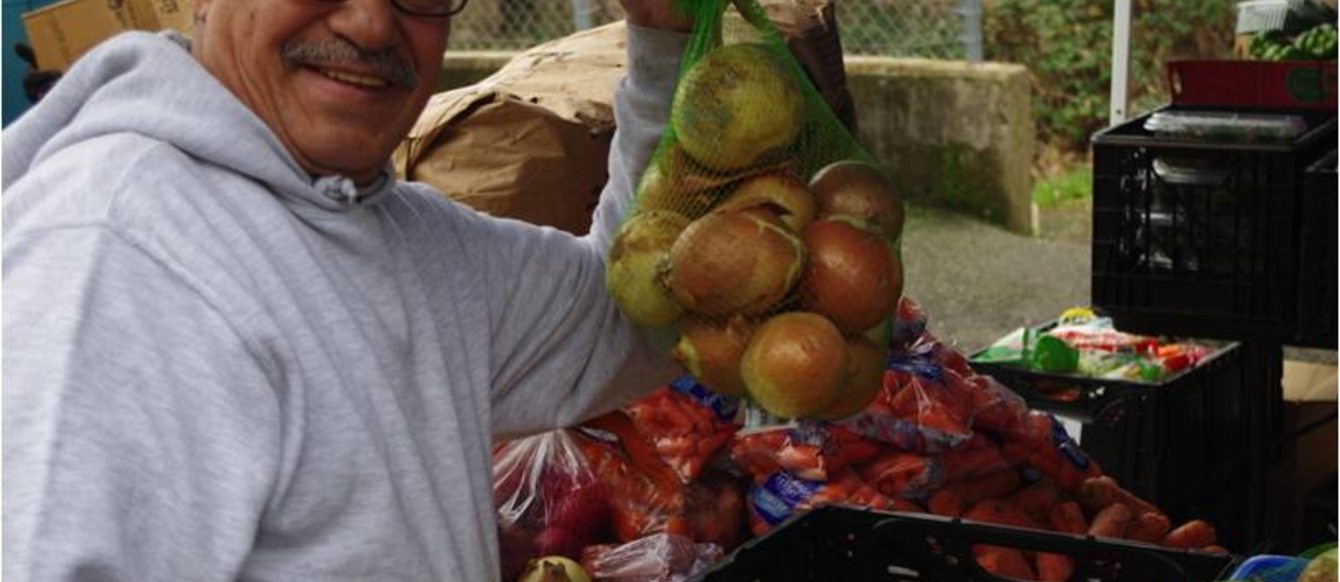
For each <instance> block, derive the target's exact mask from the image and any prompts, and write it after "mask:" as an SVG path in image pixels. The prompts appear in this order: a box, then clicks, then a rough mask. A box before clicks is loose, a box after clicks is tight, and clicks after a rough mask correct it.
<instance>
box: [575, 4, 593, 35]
mask: <svg viewBox="0 0 1340 582" xmlns="http://www.w3.org/2000/svg"><path fill="white" fill-rule="evenodd" d="M572 26H573V28H576V29H577V30H586V29H588V28H591V27H592V26H595V25H594V24H592V23H591V1H590V0H572Z"/></svg>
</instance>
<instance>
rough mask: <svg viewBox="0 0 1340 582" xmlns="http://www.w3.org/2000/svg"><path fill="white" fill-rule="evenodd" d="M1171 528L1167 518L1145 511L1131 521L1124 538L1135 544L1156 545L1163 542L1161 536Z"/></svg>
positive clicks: (1160, 514)
mask: <svg viewBox="0 0 1340 582" xmlns="http://www.w3.org/2000/svg"><path fill="white" fill-rule="evenodd" d="M1171 528H1172V524H1171V523H1170V522H1169V521H1168V516H1166V515H1163V514H1162V513H1158V512H1154V511H1147V512H1145V513H1142V514H1140V515H1138V516H1136V517H1135V519H1134V520H1133V521H1131V527H1130V528H1129V529H1127V530H1126V538H1127V539H1131V540H1135V541H1137V542H1147V543H1151V544H1157V543H1159V542H1160V541H1161V540H1163V536H1165V535H1167V534H1168V530H1169V529H1171Z"/></svg>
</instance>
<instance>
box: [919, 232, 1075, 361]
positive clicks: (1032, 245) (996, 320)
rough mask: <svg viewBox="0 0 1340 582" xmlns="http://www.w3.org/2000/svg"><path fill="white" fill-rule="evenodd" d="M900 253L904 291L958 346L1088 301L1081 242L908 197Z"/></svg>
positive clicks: (981, 342) (973, 345) (974, 346)
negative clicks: (1018, 229) (912, 201)
mask: <svg viewBox="0 0 1340 582" xmlns="http://www.w3.org/2000/svg"><path fill="white" fill-rule="evenodd" d="M1078 219H1079V220H1085V219H1087V217H1083V216H1081V217H1079V218H1078ZM902 253H903V263H904V266H905V278H906V282H905V283H904V287H903V289H904V293H905V294H906V295H907V296H909V297H911V298H913V299H915V300H917V302H918V303H920V304H921V306H922V309H923V310H924V311H925V312H926V314H927V317H928V318H929V325H930V330H931V331H932V332H933V333H934V334H935V335H936V337H938V338H940V339H941V340H944V341H947V342H950V343H952V344H954V345H956V346H957V347H959V348H960V350H962V351H964V352H966V353H971V352H973V351H976V350H978V349H980V348H982V347H985V346H987V345H989V344H990V343H991V342H993V341H995V340H996V339H997V338H999V337H1001V336H1003V335H1005V334H1006V333H1009V332H1010V331H1011V330H1013V329H1015V328H1017V327H1019V326H1022V325H1028V324H1036V323H1041V322H1043V321H1047V320H1049V319H1052V318H1055V317H1056V316H1057V315H1060V313H1061V312H1062V311H1063V310H1065V309H1067V308H1069V307H1075V306H1085V305H1088V304H1089V260H1090V258H1089V245H1088V244H1087V242H1085V243H1078V242H1073V241H1068V240H1057V239H1052V238H1042V237H1034V236H1027V235H1021V234H1016V233H1013V232H1010V231H1008V230H1005V229H1003V228H1001V227H998V226H995V225H992V224H990V223H986V222H983V221H980V220H976V219H974V218H971V217H968V216H965V215H962V214H956V213H953V212H950V211H945V210H939V209H933V208H925V207H919V206H912V205H909V207H908V214H907V223H906V226H905V227H904V232H903V249H902Z"/></svg>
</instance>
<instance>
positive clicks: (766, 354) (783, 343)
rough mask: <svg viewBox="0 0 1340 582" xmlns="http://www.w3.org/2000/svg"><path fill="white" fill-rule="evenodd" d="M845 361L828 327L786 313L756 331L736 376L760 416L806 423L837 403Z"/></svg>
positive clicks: (811, 317)
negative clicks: (762, 411)
mask: <svg viewBox="0 0 1340 582" xmlns="http://www.w3.org/2000/svg"><path fill="white" fill-rule="evenodd" d="M847 357H848V356H847V342H846V340H845V339H844V338H843V337H842V333H841V332H840V331H838V329H837V327H836V326H834V325H833V324H832V322H830V321H828V319H827V318H825V317H823V316H821V315H818V314H814V313H808V312H804V311H791V312H787V313H782V314H778V315H775V316H773V317H772V318H770V319H768V320H767V321H764V322H763V323H762V324H761V325H759V327H758V329H757V330H756V331H755V332H754V335H753V337H752V338H750V340H749V346H748V347H747V348H745V352H744V357H743V358H742V359H741V360H740V374H741V376H742V377H743V378H744V382H745V387H746V388H747V389H748V391H749V396H750V397H751V398H752V399H753V400H754V401H755V402H757V403H758V404H759V406H762V407H763V409H764V410H766V411H768V412H769V413H771V414H774V415H777V416H781V417H784V418H806V417H810V416H813V415H815V414H818V413H820V412H822V411H824V410H826V409H828V408H829V407H830V406H832V405H833V403H834V402H836V401H837V398H838V397H839V396H840V395H841V388H842V383H843V381H844V380H845V378H846V375H847Z"/></svg>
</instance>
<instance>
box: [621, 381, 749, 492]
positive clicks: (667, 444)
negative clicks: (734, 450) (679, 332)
mask: <svg viewBox="0 0 1340 582" xmlns="http://www.w3.org/2000/svg"><path fill="white" fill-rule="evenodd" d="M738 408H739V404H738V401H736V400H735V399H733V398H730V397H728V396H722V395H720V394H716V393H713V392H711V391H710V390H708V389H707V388H705V387H703V386H702V385H700V384H698V383H697V382H695V381H694V379H693V378H692V377H691V376H685V377H683V378H680V379H678V380H676V381H675V382H673V383H672V384H671V385H670V386H666V387H664V388H660V389H657V390H655V391H653V392H652V393H651V394H649V395H647V396H645V397H643V398H641V399H639V400H637V401H636V402H633V403H632V404H630V405H628V406H626V407H624V411H625V412H626V413H627V414H628V416H629V418H631V419H632V421H633V424H634V425H635V426H636V427H637V429H638V431H640V432H641V433H642V434H643V435H644V436H645V437H646V438H647V439H648V440H649V441H650V442H651V444H652V446H653V447H655V449H656V452H657V453H658V454H659V455H660V457H661V459H662V460H664V461H665V462H666V463H667V464H669V465H670V467H671V468H672V469H674V470H675V473H676V474H678V475H679V478H680V480H682V481H683V482H685V483H688V482H690V481H693V480H694V479H696V478H697V477H698V475H699V474H701V473H702V471H703V468H704V467H706V466H707V464H708V461H710V460H711V459H712V457H713V455H715V454H716V453H717V452H718V451H720V450H722V449H724V448H725V447H726V446H727V445H728V444H729V443H730V441H731V437H732V436H733V435H734V434H735V429H736V428H737V427H738V426H739V424H738V422H737V421H736V417H737V416H738V415H737V412H738Z"/></svg>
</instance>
